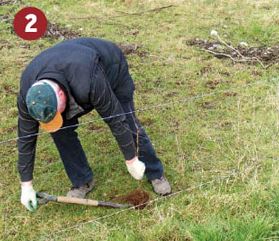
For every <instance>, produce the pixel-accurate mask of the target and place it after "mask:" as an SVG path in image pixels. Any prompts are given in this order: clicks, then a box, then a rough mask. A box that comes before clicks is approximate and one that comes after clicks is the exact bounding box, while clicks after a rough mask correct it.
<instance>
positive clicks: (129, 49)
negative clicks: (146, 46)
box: [117, 43, 147, 57]
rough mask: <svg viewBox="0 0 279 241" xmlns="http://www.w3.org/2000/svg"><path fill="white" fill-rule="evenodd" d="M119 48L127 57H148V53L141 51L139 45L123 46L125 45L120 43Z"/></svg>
mask: <svg viewBox="0 0 279 241" xmlns="http://www.w3.org/2000/svg"><path fill="white" fill-rule="evenodd" d="M117 45H118V47H119V48H120V49H121V50H122V51H123V53H124V54H125V55H129V54H136V55H138V56H140V57H144V56H146V55H147V52H146V51H144V50H141V49H140V48H141V46H139V45H137V44H123V43H119V44H117Z"/></svg>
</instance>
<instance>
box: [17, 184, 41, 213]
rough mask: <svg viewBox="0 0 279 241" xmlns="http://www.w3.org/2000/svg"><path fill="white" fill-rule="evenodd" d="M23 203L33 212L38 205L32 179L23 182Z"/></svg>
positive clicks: (21, 199)
mask: <svg viewBox="0 0 279 241" xmlns="http://www.w3.org/2000/svg"><path fill="white" fill-rule="evenodd" d="M20 201H21V203H22V204H23V205H24V206H25V207H26V208H27V209H28V210H29V211H31V212H34V211H35V210H36V209H37V207H38V202H37V197H36V192H35V190H34V189H33V185H32V181H30V182H22V183H21V198H20Z"/></svg>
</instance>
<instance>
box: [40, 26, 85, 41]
mask: <svg viewBox="0 0 279 241" xmlns="http://www.w3.org/2000/svg"><path fill="white" fill-rule="evenodd" d="M79 36H80V34H79V33H77V32H74V31H72V30H70V29H68V28H65V27H63V26H61V25H59V24H56V23H51V22H48V25H47V31H46V33H45V37H50V38H54V39H58V38H62V39H73V38H77V37H79Z"/></svg>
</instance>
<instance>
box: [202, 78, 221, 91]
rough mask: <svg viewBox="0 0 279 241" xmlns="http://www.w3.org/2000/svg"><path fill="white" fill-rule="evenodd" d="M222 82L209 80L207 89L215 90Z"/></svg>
mask: <svg viewBox="0 0 279 241" xmlns="http://www.w3.org/2000/svg"><path fill="white" fill-rule="evenodd" d="M221 82H222V81H221V80H209V81H207V82H206V83H205V85H206V87H207V88H209V89H212V90H214V89H215V88H216V87H217V86H218V85H219V84H220V83H221Z"/></svg>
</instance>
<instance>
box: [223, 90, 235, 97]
mask: <svg viewBox="0 0 279 241" xmlns="http://www.w3.org/2000/svg"><path fill="white" fill-rule="evenodd" d="M224 95H225V96H237V93H236V92H233V91H228V92H225V93H224Z"/></svg>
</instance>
